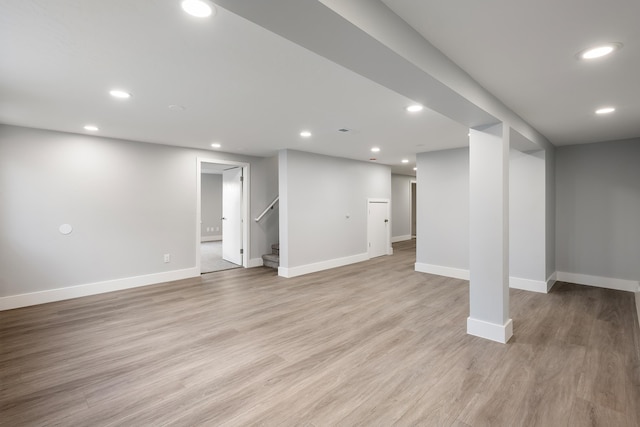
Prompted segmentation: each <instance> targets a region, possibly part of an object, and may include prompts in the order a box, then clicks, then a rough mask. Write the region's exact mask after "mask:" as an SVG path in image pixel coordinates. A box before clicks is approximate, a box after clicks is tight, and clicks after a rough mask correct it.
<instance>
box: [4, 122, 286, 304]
mask: <svg viewBox="0 0 640 427" xmlns="http://www.w3.org/2000/svg"><path fill="white" fill-rule="evenodd" d="M198 157H204V158H207V159H219V160H233V161H241V162H249V163H251V165H252V168H253V165H256V167H255V170H253V169H252V171H251V172H252V175H251V181H252V182H254V181H255V182H261V181H269V180H271V181H272V180H273V179H277V178H274V177H273V176H271V177H269V176H268V175H269V174H273V175H274V176H276V175H277V171H276V170H275V169H274V168H273V167H268V166H266V165H267V162H265V160H264V159H258V158H254V157H248V156H238V155H233V154H228V153H218V152H212V151H206V150H194V149H186V148H178V147H169V146H164V145H158V144H145V143H139V142H131V141H124V140H118V139H108V138H100V137H96V136H89V135H78V134H68V133H61V132H52V131H45V130H35V129H29V128H21V127H14V126H6V125H0V194H1V196H2V203H1V204H0V271H2V274H0V297H3V296H11V295H19V294H24V293H29V292H36V291H45V290H51V289H57V288H66V287H70V286H76V285H85V284H92V283H98V282H104V281H110V280H116V279H126V278H133V277H142V276H145V277H147V276H149V275H153V274H155V273H163V272H169V271H177V270H184V269H189V268H193V267H195V261H196V260H195V243H196V242H195V239H196V236H195V230H196V188H197V182H198V180H199V179H200V177H199V176H198V175H197V173H196V172H197V158H198ZM263 162H264V164H263ZM271 163H273V162H271ZM253 199H254V197H253V195H252V197H251V203H252V204H253V203H254V202H255V204H257V205H260V204H261V203H260V202H261V201H262V199H261V198H256V200H255V201H254V200H253ZM62 224H70V225H71V226H72V227H73V232H72V233H71V234H69V235H66V236H65V235H62V234H61V233H60V232H59V231H58V228H59V227H60V225H62ZM250 234H251V236H250V237H251V240H250V248H249V253H250V256H251V257H252V258H253V257H259V256H260V254H262V253H263V251H264V250H266V248H265V247H264V246H266V245H261V244H260V243H261V240H265V239H266V238H265V237H264V234H265V232H264V230H262V229H261V228H260V227H258V226H256V225H254V224H253V223H252V225H251V229H250ZM167 253H169V254H171V262H170V263H164V261H163V255H164V254H167Z"/></svg>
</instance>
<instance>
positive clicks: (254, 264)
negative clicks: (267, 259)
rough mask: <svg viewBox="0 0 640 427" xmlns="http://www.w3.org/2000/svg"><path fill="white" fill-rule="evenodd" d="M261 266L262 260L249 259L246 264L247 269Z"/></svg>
mask: <svg viewBox="0 0 640 427" xmlns="http://www.w3.org/2000/svg"><path fill="white" fill-rule="evenodd" d="M262 265H263V263H262V258H251V259H249V262H247V268H253V267H262Z"/></svg>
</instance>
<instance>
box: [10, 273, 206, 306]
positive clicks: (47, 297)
mask: <svg viewBox="0 0 640 427" xmlns="http://www.w3.org/2000/svg"><path fill="white" fill-rule="evenodd" d="M197 276H200V272H199V271H198V269H197V268H195V267H192V268H186V269H184V270H173V271H166V272H162V273H154V274H147V275H144V276H135V277H126V278H123V279H115V280H107V281H104V282H96V283H88V284H85V285H77V286H69V287H66V288H58V289H49V290H46V291H39V292H31V293H27V294H19V295H10V296H7V297H2V298H0V311H3V310H11V309H14V308H20V307H27V306H30V305H38V304H45V303H48V302H54V301H63V300H67V299H72V298H79V297H85V296H89V295H97V294H103V293H106V292H113V291H120V290H123V289H130V288H137V287H140V286H148V285H156V284H158V283H165V282H171V281H173V280H182V279H188V278H191V277H197Z"/></svg>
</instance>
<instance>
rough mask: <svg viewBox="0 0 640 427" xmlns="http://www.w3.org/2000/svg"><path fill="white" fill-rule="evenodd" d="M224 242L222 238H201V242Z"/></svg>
mask: <svg viewBox="0 0 640 427" xmlns="http://www.w3.org/2000/svg"><path fill="white" fill-rule="evenodd" d="M219 240H222V236H202V237H201V238H200V241H201V242H217V241H219Z"/></svg>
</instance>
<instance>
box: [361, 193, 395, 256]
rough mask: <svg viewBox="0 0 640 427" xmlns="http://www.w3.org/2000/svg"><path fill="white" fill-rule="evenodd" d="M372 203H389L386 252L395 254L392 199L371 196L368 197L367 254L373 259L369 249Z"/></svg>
mask: <svg viewBox="0 0 640 427" xmlns="http://www.w3.org/2000/svg"><path fill="white" fill-rule="evenodd" d="M371 203H385V204H386V205H387V218H389V223H388V226H387V235H386V247H387V250H386V254H387V255H393V248H392V247H391V220H392V219H391V200H389V199H378V198H369V199H367V256H368V257H369V259H371V256H370V251H369V242H370V241H371V236H370V235H369V226H370V224H369V204H371Z"/></svg>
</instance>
